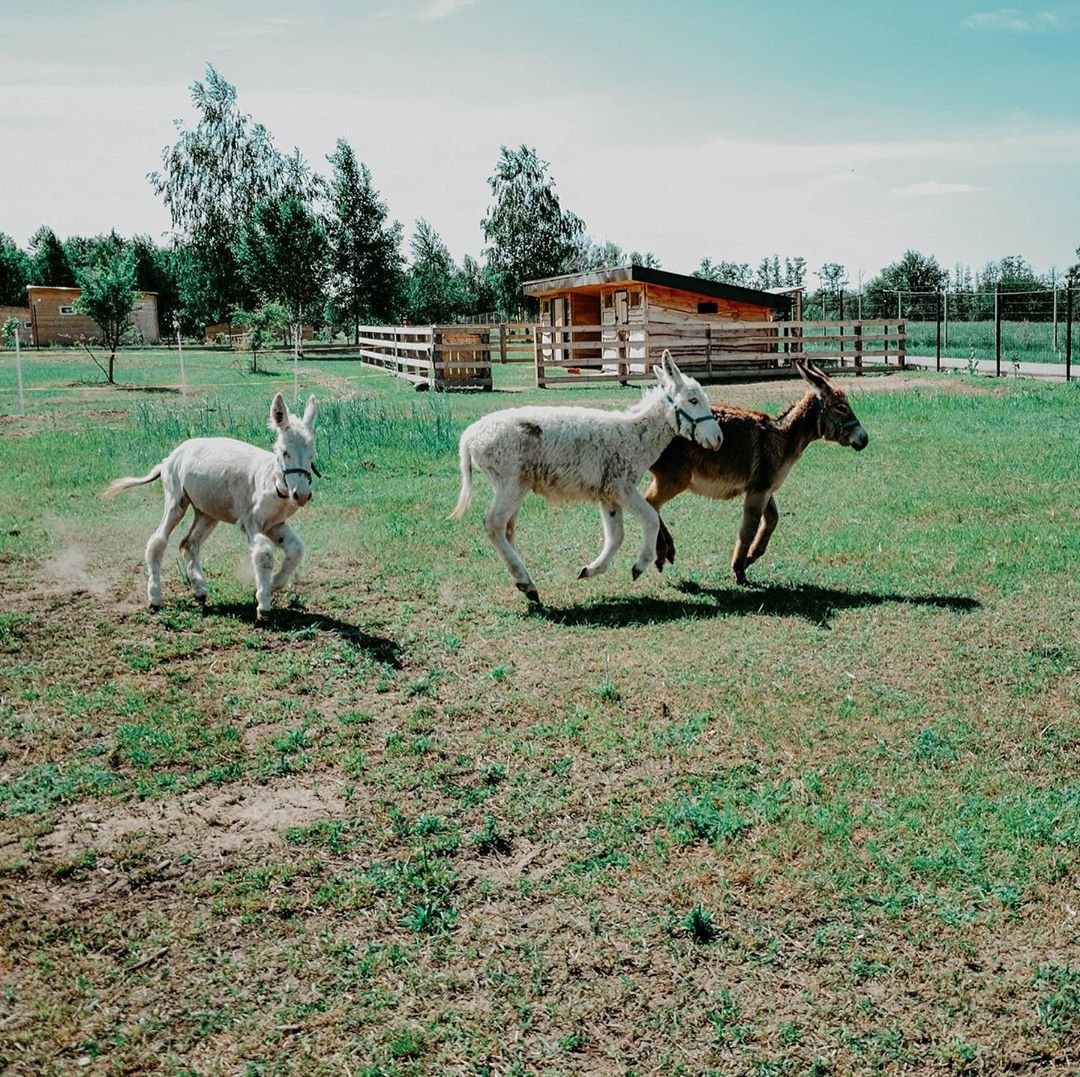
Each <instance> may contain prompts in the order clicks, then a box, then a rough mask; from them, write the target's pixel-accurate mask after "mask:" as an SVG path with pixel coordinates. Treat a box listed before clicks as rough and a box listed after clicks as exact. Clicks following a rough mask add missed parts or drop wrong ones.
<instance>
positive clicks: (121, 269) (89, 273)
mask: <svg viewBox="0 0 1080 1077" xmlns="http://www.w3.org/2000/svg"><path fill="white" fill-rule="evenodd" d="M76 279H77V281H78V286H79V288H81V289H82V294H81V295H80V296H79V297H78V298H77V299H76V300H75V302H74V303H73V304H72V305H73V306H74V308H75V310H76V311H77V312H78V313H79V314H85V315H86V316H87V317H89V318H91V319H93V321H94V322H96V323H97V326H98V328H99V329H100V330H101V337H102V341H103V342H104V344H105V346H106V347H107V348H108V349H109V366H108V369H107V370H106V368H105V367H102V368H101V369H102V371H103V372H104V373H105V376H106V377H107V378H108V380H109V384H110V385H112V384H114V383H115V378H114V377H113V368H114V365H115V363H116V351H117V349H118V348H119V347H120V343H121V341H122V340H123V337H124V334H125V332H127V330H128V329H129V328H130V326H131V312H132V311H133V310H134V309H135V304H136V303H137V302H138V301H139V290H138V288H137V287H136V286H135V259H134V258H133V257H132V255H131V252H130V251H119V252H114V253H112V254H109V253H104V252H103V253H102V255H101V257H100V260H99V261H98V262H97V264H96V265H94V266H91V267H87V268H84V269H80V270H79V271H78V273H77V275H76ZM95 361H96V360H95ZM98 365H99V366H101V364H100V363H99V364H98Z"/></svg>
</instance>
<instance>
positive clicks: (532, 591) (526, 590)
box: [514, 583, 540, 604]
mask: <svg viewBox="0 0 1080 1077" xmlns="http://www.w3.org/2000/svg"><path fill="white" fill-rule="evenodd" d="M514 586H515V587H516V588H517V589H518V590H519V591H520V592H521V593H522V594H523V595H524V596H525V597H526V598H527V599H528V600H529V601H530V602H535V603H537V604H539V602H540V592H539V591H537V589H536V587H535V586H533V584H531V583H517V584H514Z"/></svg>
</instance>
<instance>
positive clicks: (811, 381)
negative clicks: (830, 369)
mask: <svg viewBox="0 0 1080 1077" xmlns="http://www.w3.org/2000/svg"><path fill="white" fill-rule="evenodd" d="M795 369H796V370H797V371H798V372H799V374H800V375H801V377H802V379H803V381H805V382H806V383H807V384H808V385H809V386H810V388H811V389H813V390H814V392H815V393H817V394H818V396H821V394H822V392H824V390H826V389H827V388H828V387H829V379H828V378H827V377H825V375H824V374H822V372H821V371H820V370H818V369H817V368H816V367H814V366H813V365H812V364H811V363H810V360H809V359H808V360H806V362H805V363H800V362H799V360H798V359H796V360H795Z"/></svg>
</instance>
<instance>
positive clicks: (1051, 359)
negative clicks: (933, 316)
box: [906, 314, 1080, 363]
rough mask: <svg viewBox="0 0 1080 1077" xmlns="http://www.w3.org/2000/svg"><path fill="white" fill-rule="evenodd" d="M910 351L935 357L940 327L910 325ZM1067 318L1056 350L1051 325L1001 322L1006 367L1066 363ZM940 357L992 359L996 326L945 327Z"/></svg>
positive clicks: (1079, 343) (1076, 333)
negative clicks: (1021, 364)
mask: <svg viewBox="0 0 1080 1077" xmlns="http://www.w3.org/2000/svg"><path fill="white" fill-rule="evenodd" d="M906 326H907V350H908V353H909V354H910V355H933V354H934V351H935V347H936V345H937V323H936V322H932V321H929V322H918V321H910V320H909V321H908V322H907V323H906ZM1065 330H1066V325H1065V320H1064V314H1063V315H1062V319H1061V321H1060V322H1059V323H1058V332H1057V347H1056V348H1055V347H1054V343H1055V338H1054V326H1053V324H1052V323H1051V322H1050V321H1044V322H1025V321H1002V323H1001V360H1002V362H1003V363H1011V362H1014V361H1015V362H1018V363H1064V362H1065V344H1066V341H1065ZM941 354H942V355H947V356H952V357H953V358H956V359H993V358H994V355H995V346H994V323H993V321H992V320H990V321H981V322H962V321H952V322H950V323H949V324H948V326H945V325H943V326H942V344H941ZM1077 360H1080V330H1078V329H1077V327H1076V325H1075V323H1074V324H1073V361H1074V363H1075V362H1076V361H1077Z"/></svg>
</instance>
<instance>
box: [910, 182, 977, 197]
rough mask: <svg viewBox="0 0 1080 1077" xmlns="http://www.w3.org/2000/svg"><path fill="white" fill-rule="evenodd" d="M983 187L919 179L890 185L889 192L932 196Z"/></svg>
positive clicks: (958, 192)
mask: <svg viewBox="0 0 1080 1077" xmlns="http://www.w3.org/2000/svg"><path fill="white" fill-rule="evenodd" d="M985 190H986V188H985V187H976V186H975V185H974V184H971V183H939V182H938V181H937V180H921V181H920V182H918V183H909V184H908V185H907V186H906V187H892V188H890V190H889V194H912V195H918V196H920V197H933V196H935V195H942V194H970V193H971V192H973V191H985Z"/></svg>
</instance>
